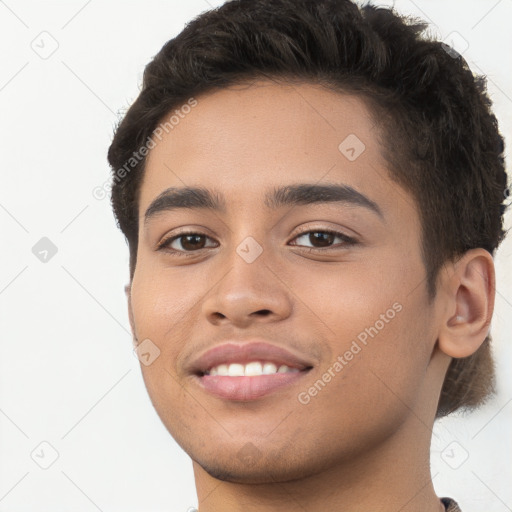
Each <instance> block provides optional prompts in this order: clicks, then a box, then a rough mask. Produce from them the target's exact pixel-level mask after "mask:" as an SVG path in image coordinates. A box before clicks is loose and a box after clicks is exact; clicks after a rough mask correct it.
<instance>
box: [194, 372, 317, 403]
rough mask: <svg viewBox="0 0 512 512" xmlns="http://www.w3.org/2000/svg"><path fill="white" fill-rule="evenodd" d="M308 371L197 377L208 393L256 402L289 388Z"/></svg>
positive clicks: (229, 398)
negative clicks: (251, 375) (286, 387)
mask: <svg viewBox="0 0 512 512" xmlns="http://www.w3.org/2000/svg"><path fill="white" fill-rule="evenodd" d="M308 371H309V370H302V371H300V372H291V373H275V374H271V375H257V376H254V377H225V376H220V375H203V376H197V379H198V380H199V384H200V385H201V386H202V387H203V388H204V389H205V390H206V391H208V392H209V393H212V394H213V395H216V396H218V397H220V398H226V399H227V400H241V401H247V400H256V399H258V398H261V397H263V396H265V395H269V394H270V393H272V392H274V391H276V390H278V389H280V388H283V387H285V386H289V385H290V384H292V383H294V382H297V381H298V380H300V379H301V377H303V376H304V375H305V374H306V373H308Z"/></svg>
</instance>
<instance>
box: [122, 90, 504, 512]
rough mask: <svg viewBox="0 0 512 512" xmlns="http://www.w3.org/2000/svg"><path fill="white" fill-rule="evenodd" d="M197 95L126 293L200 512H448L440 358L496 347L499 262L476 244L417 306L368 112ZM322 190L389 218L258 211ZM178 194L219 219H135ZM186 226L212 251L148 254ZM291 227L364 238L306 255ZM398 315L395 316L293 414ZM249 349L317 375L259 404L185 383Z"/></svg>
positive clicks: (241, 94) (403, 201) (152, 164)
mask: <svg viewBox="0 0 512 512" xmlns="http://www.w3.org/2000/svg"><path fill="white" fill-rule="evenodd" d="M197 100H198V104H197V106H196V107H195V108H194V109H192V111H191V112H190V113H189V114H187V116H185V117H184V119H182V120H180V122H179V124H178V125H176V126H175V127H174V129H173V130H172V131H170V132H169V133H168V134H166V135H164V137H163V138H162V140H161V142H158V144H157V146H156V147H155V148H154V149H152V150H151V152H150V154H149V157H148V161H147V167H146V171H145V176H144V179H143V183H142V186H141V190H140V202H139V214H140V217H139V218H140V220H139V246H138V256H137V266H136V270H135V273H134V276H133V280H132V282H131V283H130V285H129V286H128V287H127V295H128V300H129V314H130V321H131V325H132V330H133V334H134V338H135V339H136V340H138V341H139V342H140V341H142V340H144V339H146V338H149V339H150V340H152V342H153V343H154V344H156V345H157V346H158V347H159V350H160V356H159V357H158V358H157V359H155V360H154V362H153V363H152V364H150V365H148V366H145V365H141V368H142V372H143V376H144V380H145V384H146V386H147V389H148V393H149V395H150V397H151V400H152V402H153V405H154V407H155V409H156V410H157V412H158V414H159V416H160V418H161V419H162V421H163V423H164V424H165V426H166V428H167V429H168V431H169V432H170V433H171V435H172V436H173V437H174V439H175V440H176V441H177V442H178V443H179V444H180V446H181V447H182V448H183V449H184V450H185V451H186V452H187V453H188V455H189V456H190V457H191V458H192V460H193V469H194V476H195V481H196V488H197V493H198V503H199V511H200V512H213V511H216V512H218V511H220V510H222V511H223V512H235V511H237V512H242V511H243V512H254V511H279V512H292V511H305V510H307V511H308V512H320V511H325V510H337V511H338V510H339V511H341V510H343V511H351V512H357V511H361V512H362V511H365V512H367V511H368V510H372V511H374V512H381V511H382V512H384V511H389V512H396V511H398V510H400V511H401V512H409V511H411V512H412V511H418V512H419V511H421V512H433V511H436V512H438V511H439V510H444V508H443V506H442V504H441V503H440V501H439V499H438V497H437V496H436V494H435V492H434V489H433V485H432V482H431V475H430V469H429V455H430V454H429V447H430V439H431V434H432V432H431V429H432V425H433V422H434V417H435V412H436V408H437V401H438V398H439V393H440V390H441V385H442V382H443V378H444V375H445V373H446V370H447V368H448V365H449V363H450V361H451V358H452V357H466V356H468V355H470V354H472V353H473V352H474V351H476V350H477V348H478V347H479V346H480V344H481V343H482V342H483V340H484V338H485V336H486V334H487V332H488V329H489V324H490V320H491V316H492V310H493V305H494V292H493V290H494V267H493V260H492V257H491V255H490V254H489V253H487V252H486V251H485V250H483V249H474V250H472V251H469V252H468V253H466V254H465V255H464V256H463V257H462V258H460V259H458V260H457V261H456V262H448V263H447V264H446V265H445V267H444V268H443V269H442V270H441V272H440V275H439V279H438V291H437V295H436V298H435V299H434V301H432V302H429V301H428V296H427V288H426V281H425V276H426V273H425V268H424V265H423V263H422V260H421V254H420V236H421V224H420V220H419V215H418V211H417V208H416V202H415V200H414V198H413V196H412V195H411V194H410V193H409V192H407V191H405V190H404V189H402V188H400V187H399V186H398V185H397V184H396V182H394V181H392V180H391V179H390V176H389V173H388V171H387V164H386V162H385V160H384V159H383V157H382V155H381V148H380V146H379V142H378V135H379V132H378V127H377V126H375V123H374V122H373V121H372V119H371V116H370V113H369V111H368V109H367V107H366V106H365V103H364V102H363V101H362V100H361V99H359V98H357V97H355V96H351V95H347V94H340V93H335V92H332V91H329V90H326V89H324V88H322V87H320V86H318V85H313V84H307V83H304V84H300V85H297V84H295V85H290V84H286V83H276V82H269V81H261V82H256V83H254V84H252V85H250V86H245V87H241V86H237V87H234V86H233V87H230V88H226V89H222V90H220V91H216V92H213V93H208V94H205V95H202V96H200V97H198V98H197ZM349 134H355V135H356V136H357V137H358V138H359V139H360V140H361V141H363V143H364V144H365V146H366V149H365V150H364V152H363V153H361V154H360V155H359V157H358V158H357V159H356V160H355V161H352V162H351V161H349V160H348V159H347V158H346V157H345V156H344V155H343V154H342V153H341V152H340V150H339V149H338V145H339V144H340V143H341V142H342V141H343V140H344V139H345V138H346V137H347V135H349ZM327 182H329V183H337V184H344V185H349V186H351V187H353V188H354V189H356V190H357V191H359V192H360V193H362V194H364V195H365V196H367V197H368V198H370V199H371V200H372V201H374V202H375V203H376V204H377V205H378V207H379V208H380V210H381V212H382V215H383V217H382V218H381V217H379V216H378V215H376V214H375V213H374V212H372V211H370V210H369V209H366V208H363V207H360V206H356V205H353V204H333V203H330V204H329V203H322V204H315V205H306V206H294V207H289V206H288V207H283V208H279V209H276V210H272V209H268V208H267V207H266V206H265V203H264V194H265V192H266V191H267V190H268V189H271V188H272V187H277V186H280V185H288V184H292V183H315V184H317V183H327ZM183 186H203V187H207V188H213V189H215V190H217V191H218V192H219V193H222V194H223V195H224V198H225V201H226V205H227V210H226V212H225V213H220V212H211V211H209V210H204V209H194V210H193V209H181V210H174V211H167V212H163V213H160V214H159V215H156V216H154V217H152V218H151V220H150V221H149V222H147V223H145V222H144V213H145V211H146V209H147V208H148V206H149V205H150V204H151V202H152V201H153V200H154V199H155V198H156V197H157V196H158V195H159V194H160V193H161V192H163V191H164V190H166V189H168V188H169V187H183ZM178 228H187V229H188V228H190V230H191V231H193V232H195V233H199V234H204V235H205V236H206V238H204V240H203V244H204V245H203V247H204V248H203V249H194V248H192V249H190V245H186V244H185V247H184V246H183V245H182V243H183V238H181V239H177V240H175V241H174V243H173V244H172V248H174V249H175V250H176V251H180V250H181V251H183V252H185V251H186V250H187V249H188V251H189V252H193V251H194V250H195V252H193V256H192V257H187V258H185V257H179V256H176V255H174V254H172V253H171V252H169V251H167V252H166V251H165V250H157V245H158V243H159V242H161V241H162V240H163V239H165V238H169V237H170V236H171V235H173V234H177V232H178ZM298 228H305V229H306V228H307V230H308V232H309V231H313V232H322V229H324V230H325V229H329V230H335V231H339V232H341V233H343V234H345V235H347V236H350V237H353V238H355V239H356V241H357V243H356V244H355V245H347V244H344V243H343V240H341V239H338V238H335V239H334V240H333V241H332V242H331V243H330V245H329V244H327V246H325V245H323V246H322V245H318V244H317V245H316V247H318V248H317V250H316V252H308V248H311V247H315V242H314V240H313V241H312V240H311V237H309V236H308V235H307V234H306V235H305V236H304V235H301V234H300V233H299V232H298ZM299 235H301V236H299ZM249 236H251V237H253V238H254V239H255V240H256V241H257V242H258V243H259V245H260V246H261V247H262V249H263V252H262V254H261V255H260V256H259V257H258V258H257V259H256V260H255V261H254V262H252V263H250V264H249V263H247V262H246V261H245V260H244V259H243V258H241V257H240V256H239V254H238V253H237V252H236V249H237V247H238V246H239V244H240V243H241V242H242V241H243V240H244V239H245V238H246V237H249ZM180 242H181V243H180ZM394 303H399V304H400V305H401V306H402V309H401V311H400V312H398V313H396V315H395V316H394V318H393V319H392V320H390V321H389V322H388V323H386V324H385V327H384V328H382V329H381V330H380V331H379V332H378V334H377V335H376V336H375V337H373V338H369V340H368V343H367V345H366V346H363V348H362V350H361V351H360V352H359V353H357V355H355V356H354V357H353V359H352V360H351V361H350V362H348V363H347V364H346V365H344V367H343V369H342V370H341V371H340V372H338V373H336V372H335V375H336V376H335V377H333V378H332V379H331V381H330V382H329V383H328V384H327V385H326V386H325V387H324V388H323V389H322V390H321V391H320V392H318V393H317V395H316V396H314V397H311V400H310V402H309V403H307V404H303V403H300V402H299V400H298V399H297V396H298V394H299V393H300V392H303V391H307V390H308V389H309V388H310V387H311V386H313V384H314V383H315V382H316V381H317V380H318V379H320V378H322V375H323V374H324V373H325V372H326V371H327V370H328V368H329V367H332V366H333V363H334V362H335V361H336V359H337V357H338V356H340V355H341V356H343V354H344V353H345V352H346V351H347V350H349V348H350V346H351V343H352V342H353V340H355V339H357V335H358V334H359V333H361V332H362V331H364V330H365V328H368V327H369V326H373V325H374V324H375V322H376V321H377V320H379V318H381V316H380V315H381V314H385V313H386V311H387V310H388V309H390V308H391V307H392V305H393V304H394ZM254 336H256V337H259V338H264V339H267V340H270V341H272V342H274V343H275V344H277V345H280V346H284V347H290V348H291V349H292V350H293V351H295V352H298V353H301V354H304V355H305V356H306V357H307V358H309V359H310V360H311V361H312V362H313V366H314V367H313V369H312V370H311V371H310V372H309V374H308V375H306V376H305V377H303V378H302V379H301V380H300V384H293V385H291V386H288V387H286V388H283V389H282V390H279V391H276V392H274V393H272V394H270V395H267V396H265V397H263V398H260V399H258V400H255V401H252V402H247V401H245V402H243V401H240V402H236V401H231V402H230V401H227V400H224V399H221V398H217V397H215V396H212V395H210V394H208V393H206V392H205V391H203V390H202V389H201V388H200V387H199V386H198V385H197V383H196V382H195V381H194V379H193V378H192V376H191V375H189V374H188V373H187V372H186V370H185V368H186V365H187V364H188V363H190V361H191V360H192V359H193V358H194V357H195V356H196V355H197V354H198V353H199V352H202V351H204V350H205V349H207V348H209V347H211V346H214V345H218V344H220V343H222V342H223V341H225V340H228V339H238V340H247V339H249V338H251V337H254ZM247 452H250V453H251V454H252V459H251V460H250V461H249V462H248V461H247V459H244V457H243V454H244V453H247ZM256 484H258V485H256Z"/></svg>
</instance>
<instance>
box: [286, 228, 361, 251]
mask: <svg viewBox="0 0 512 512" xmlns="http://www.w3.org/2000/svg"><path fill="white" fill-rule="evenodd" d="M301 238H302V239H303V240H304V241H305V242H307V243H310V244H311V246H310V247H309V248H310V249H322V248H327V249H329V248H331V247H332V246H333V245H332V244H333V243H334V241H335V240H336V239H339V240H341V243H338V244H336V245H338V246H350V245H355V244H356V243H357V241H356V240H354V239H353V238H351V237H348V236H347V235H344V234H343V233H339V232H337V231H329V230H316V231H315V230H310V231H306V232H304V233H301V234H300V235H298V236H296V237H295V238H294V240H300V239H301ZM292 245H300V246H303V245H304V244H303V243H294V244H292ZM306 247H307V246H306Z"/></svg>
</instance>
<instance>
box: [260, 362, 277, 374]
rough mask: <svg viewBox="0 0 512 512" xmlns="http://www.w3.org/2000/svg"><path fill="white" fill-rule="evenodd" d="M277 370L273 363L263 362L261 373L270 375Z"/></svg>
mask: <svg viewBox="0 0 512 512" xmlns="http://www.w3.org/2000/svg"><path fill="white" fill-rule="evenodd" d="M276 372H277V366H276V365H275V364H274V363H265V364H264V365H263V375H270V374H271V373H276Z"/></svg>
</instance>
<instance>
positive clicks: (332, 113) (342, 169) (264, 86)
mask: <svg viewBox="0 0 512 512" xmlns="http://www.w3.org/2000/svg"><path fill="white" fill-rule="evenodd" d="M195 101H196V103H195V106H193V107H192V108H186V109H185V108H184V109H180V107H179V106H178V107H176V108H175V109H174V110H173V112H171V113H169V114H168V116H166V117H165V118H164V120H163V122H165V121H166V120H168V119H170V116H173V119H172V121H173V122H172V125H170V124H169V125H167V130H165V131H164V132H163V134H162V136H161V140H158V139H155V142H156V146H155V147H154V148H153V149H152V150H151V151H150V153H149V155H148V159H147V162H146V171H145V175H144V178H143V183H142V186H141V195H140V203H139V207H140V208H139V214H140V215H141V216H143V214H144V211H145V209H146V208H147V206H148V205H149V203H150V202H151V201H152V200H153V199H154V198H155V197H157V196H158V195H159V194H160V193H162V191H164V190H166V189H168V188H170V187H185V186H201V187H205V188H210V189H213V190H216V191H218V192H221V193H222V194H223V195H224V196H225V197H226V198H228V203H229V205H230V207H233V208H234V209H235V210H236V209H239V208H243V207H244V206H247V205H248V203H251V205H252V202H253V201H254V202H257V201H260V202H262V203H264V202H265V197H267V193H268V190H269V189H272V188H275V187H278V186H283V185H287V184H289V183H300V182H304V183H312V182H315V183H321V182H323V181H326V182H331V183H332V182H339V183H343V184H346V185H349V186H351V187H353V188H354V189H356V190H359V191H363V192H365V193H366V195H368V196H370V197H373V198H379V201H380V202H381V203H383V204H382V208H383V209H386V203H389V204H391V203H392V202H393V197H391V196H390V194H392V193H394V194H396V193H397V191H396V190H394V191H393V189H396V188H397V187H398V186H397V185H396V183H395V182H393V181H391V179H390V177H389V174H388V172H387V170H386V163H385V162H384V160H383V158H382V155H381V147H380V144H379V142H378V140H379V131H378V128H377V127H376V126H375V123H374V122H373V120H372V117H371V112H370V111H369V109H368V107H367V106H366V104H365V103H364V101H363V100H362V99H360V98H359V97H356V96H354V95H349V94H341V93H338V92H335V91H331V90H328V89H326V88H324V87H322V86H319V85H314V84H307V83H304V84H289V83H275V82H270V81H268V82H267V81H259V82H255V83H253V84H245V85H236V86H230V87H228V88H225V89H221V90H217V91H213V92H210V93H207V94H204V95H201V96H198V97H197V98H195ZM192 104H194V103H192ZM398 192H399V193H400V194H401V195H402V196H403V195H404V194H405V191H403V190H401V191H398ZM409 202H412V201H411V200H410V198H409Z"/></svg>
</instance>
